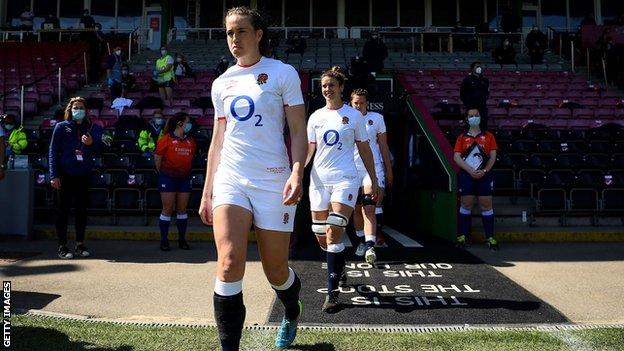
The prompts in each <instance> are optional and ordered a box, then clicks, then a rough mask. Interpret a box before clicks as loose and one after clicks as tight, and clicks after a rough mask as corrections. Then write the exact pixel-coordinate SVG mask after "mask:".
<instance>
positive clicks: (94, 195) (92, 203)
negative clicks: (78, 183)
mask: <svg viewBox="0 0 624 351" xmlns="http://www.w3.org/2000/svg"><path fill="white" fill-rule="evenodd" d="M87 209H88V210H96V211H105V212H108V211H110V193H109V192H108V189H104V188H89V196H88V201H87Z"/></svg>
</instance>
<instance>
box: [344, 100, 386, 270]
mask: <svg viewBox="0 0 624 351" xmlns="http://www.w3.org/2000/svg"><path fill="white" fill-rule="evenodd" d="M351 106H353V107H354V108H355V109H357V110H358V111H360V112H361V113H362V115H363V117H364V123H365V125H366V132H367V134H368V142H369V144H370V148H371V150H372V151H373V158H374V159H375V171H376V172H377V181H378V182H379V189H380V191H379V199H378V200H377V201H373V199H372V198H371V196H370V195H369V194H370V193H371V191H372V189H371V179H370V177H369V175H368V173H367V172H366V169H365V168H364V164H363V163H362V159H361V157H360V155H359V153H358V151H357V150H355V164H356V167H357V169H358V172H359V174H360V179H362V183H361V184H360V186H361V188H360V195H359V196H358V201H357V203H356V207H355V212H354V213H353V224H354V226H355V233H356V234H357V237H358V239H360V240H361V239H364V241H363V242H360V243H359V244H358V246H357V249H356V250H355V254H356V255H357V256H365V259H366V262H368V263H370V264H373V263H375V260H376V259H377V255H376V254H375V242H376V240H375V239H376V238H375V233H376V231H377V218H376V216H375V212H376V206H377V205H379V206H381V202H382V201H383V195H384V189H385V187H386V180H387V183H388V185H391V183H392V164H391V163H390V149H389V148H388V141H387V138H386V123H385V122H384V118H383V116H382V115H380V114H379V113H377V112H370V111H368V91H366V89H355V90H353V92H351Z"/></svg>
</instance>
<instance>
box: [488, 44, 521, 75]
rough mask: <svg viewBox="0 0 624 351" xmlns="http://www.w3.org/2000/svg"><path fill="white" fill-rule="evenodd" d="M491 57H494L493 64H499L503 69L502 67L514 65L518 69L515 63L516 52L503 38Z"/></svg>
mask: <svg viewBox="0 0 624 351" xmlns="http://www.w3.org/2000/svg"><path fill="white" fill-rule="evenodd" d="M492 56H494V62H495V63H497V64H499V65H500V66H501V68H503V65H516V67H518V63H517V62H516V50H515V49H514V48H513V46H512V45H511V42H510V41H509V39H508V38H505V40H503V42H502V43H501V44H500V45H499V46H498V47H497V48H496V49H494V52H493V53H492Z"/></svg>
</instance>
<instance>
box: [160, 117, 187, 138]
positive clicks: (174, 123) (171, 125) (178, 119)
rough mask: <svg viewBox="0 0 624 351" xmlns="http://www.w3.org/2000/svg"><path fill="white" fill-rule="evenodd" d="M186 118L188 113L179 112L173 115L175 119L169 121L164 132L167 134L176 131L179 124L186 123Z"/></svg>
mask: <svg viewBox="0 0 624 351" xmlns="http://www.w3.org/2000/svg"><path fill="white" fill-rule="evenodd" d="M186 117H188V115H187V114H186V112H177V113H176V114H175V115H173V117H171V118H169V119H167V123H166V124H165V128H164V129H163V132H164V133H165V134H167V133H169V132H173V131H174V130H175V129H176V126H177V125H178V123H180V122H184V121H186Z"/></svg>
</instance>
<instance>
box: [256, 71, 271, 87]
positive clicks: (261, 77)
mask: <svg viewBox="0 0 624 351" xmlns="http://www.w3.org/2000/svg"><path fill="white" fill-rule="evenodd" d="M267 80H269V75H268V74H266V73H260V74H258V79H257V80H256V82H258V85H262V84H264V83H266V82H267Z"/></svg>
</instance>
